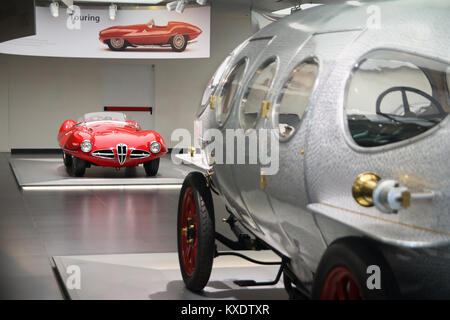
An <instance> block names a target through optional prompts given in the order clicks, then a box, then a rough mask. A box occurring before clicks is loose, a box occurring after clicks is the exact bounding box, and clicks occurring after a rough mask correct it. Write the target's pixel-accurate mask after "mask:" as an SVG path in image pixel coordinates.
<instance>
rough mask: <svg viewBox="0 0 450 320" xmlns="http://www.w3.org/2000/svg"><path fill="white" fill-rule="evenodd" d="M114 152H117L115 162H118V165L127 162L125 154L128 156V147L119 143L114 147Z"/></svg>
mask: <svg viewBox="0 0 450 320" xmlns="http://www.w3.org/2000/svg"><path fill="white" fill-rule="evenodd" d="M116 152H117V160H118V161H119V164H120V165H122V164H124V163H125V160H127V154H128V147H127V145H126V144H123V143H119V144H118V145H117V146H116Z"/></svg>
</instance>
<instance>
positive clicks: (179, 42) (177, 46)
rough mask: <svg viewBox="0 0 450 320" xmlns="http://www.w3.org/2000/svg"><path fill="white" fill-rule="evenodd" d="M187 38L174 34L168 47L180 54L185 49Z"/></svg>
mask: <svg viewBox="0 0 450 320" xmlns="http://www.w3.org/2000/svg"><path fill="white" fill-rule="evenodd" d="M188 40H189V39H188V37H187V36H184V35H182V34H176V35H174V36H173V37H172V38H171V39H170V46H171V47H172V50H173V51H175V52H182V51H184V50H185V49H186V46H187V43H188Z"/></svg>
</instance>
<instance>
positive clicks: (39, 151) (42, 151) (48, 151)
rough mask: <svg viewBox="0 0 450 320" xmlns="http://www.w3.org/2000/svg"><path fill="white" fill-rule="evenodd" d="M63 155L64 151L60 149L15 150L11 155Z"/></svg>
mask: <svg viewBox="0 0 450 320" xmlns="http://www.w3.org/2000/svg"><path fill="white" fill-rule="evenodd" d="M32 153H37V154H62V149H59V148H42V149H41V148H36V149H35V148H13V149H11V154H32Z"/></svg>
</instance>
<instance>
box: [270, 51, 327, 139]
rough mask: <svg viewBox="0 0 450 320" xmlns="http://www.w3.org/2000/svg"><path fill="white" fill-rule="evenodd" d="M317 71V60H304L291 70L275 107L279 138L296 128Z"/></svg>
mask: <svg viewBox="0 0 450 320" xmlns="http://www.w3.org/2000/svg"><path fill="white" fill-rule="evenodd" d="M318 72H319V65H318V63H317V61H316V60H314V59H310V60H306V61H303V62H302V63H301V64H300V65H298V66H297V67H296V68H295V69H294V70H293V71H292V73H291V75H290V76H289V79H288V80H287V81H286V84H285V85H284V87H283V89H282V90H281V93H280V96H279V97H278V103H277V105H278V108H276V109H275V118H274V120H275V126H276V127H278V130H279V133H280V138H288V137H290V136H292V135H293V134H294V132H295V131H296V130H297V128H298V126H299V124H300V121H301V119H302V117H303V114H304V113H305V110H306V107H307V106H308V103H309V97H310V95H311V93H312V91H313V89H314V84H315V83H316V79H317V75H318Z"/></svg>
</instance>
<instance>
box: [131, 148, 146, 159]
mask: <svg viewBox="0 0 450 320" xmlns="http://www.w3.org/2000/svg"><path fill="white" fill-rule="evenodd" d="M147 157H150V152H148V151H145V150H139V149H135V150H133V151H131V152H130V159H144V158H147Z"/></svg>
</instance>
